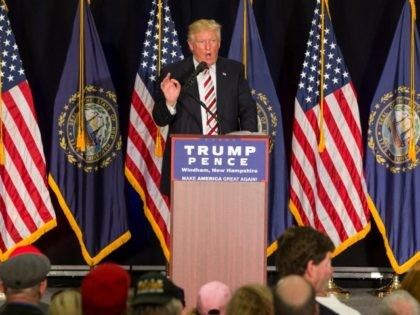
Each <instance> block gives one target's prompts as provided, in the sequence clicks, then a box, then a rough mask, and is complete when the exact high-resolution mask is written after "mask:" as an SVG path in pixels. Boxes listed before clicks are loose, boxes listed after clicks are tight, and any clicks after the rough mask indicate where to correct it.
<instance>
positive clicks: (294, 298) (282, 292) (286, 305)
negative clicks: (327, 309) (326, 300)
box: [273, 275, 319, 315]
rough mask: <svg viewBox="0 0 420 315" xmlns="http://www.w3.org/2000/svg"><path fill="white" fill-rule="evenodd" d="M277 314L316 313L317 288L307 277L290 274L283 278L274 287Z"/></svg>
mask: <svg viewBox="0 0 420 315" xmlns="http://www.w3.org/2000/svg"><path fill="white" fill-rule="evenodd" d="M273 299H274V313H275V315H314V314H315V315H316V314H318V313H319V308H318V305H317V303H316V301H315V289H314V287H313V286H312V285H311V284H310V283H309V282H308V281H307V280H305V278H303V277H301V276H298V275H289V276H285V277H283V278H281V279H280V280H279V282H278V283H277V285H276V287H275V288H274V294H273Z"/></svg>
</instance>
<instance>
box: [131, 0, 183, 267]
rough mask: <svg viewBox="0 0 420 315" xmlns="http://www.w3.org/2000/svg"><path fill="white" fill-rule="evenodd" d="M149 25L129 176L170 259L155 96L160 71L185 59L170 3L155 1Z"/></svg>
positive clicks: (138, 79)
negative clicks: (156, 149) (158, 152)
mask: <svg viewBox="0 0 420 315" xmlns="http://www.w3.org/2000/svg"><path fill="white" fill-rule="evenodd" d="M159 13H161V19H159ZM147 25H148V26H147V31H146V37H145V40H144V43H143V51H142V54H141V58H140V65H139V69H138V72H137V75H136V80H135V87H134V91H133V97H132V100H131V110H130V123H129V127H128V140H127V155H126V162H125V174H126V177H127V179H128V180H129V182H130V183H131V185H132V186H133V187H134V189H135V190H136V191H137V193H138V194H139V195H140V196H141V198H142V201H143V205H144V211H145V215H146V217H147V218H148V220H149V221H150V223H151V225H152V228H153V230H154V231H155V233H156V235H157V237H158V239H159V241H160V244H161V246H162V250H163V253H164V255H165V257H166V258H167V259H169V236H170V231H169V227H170V226H169V225H170V211H169V200H168V198H167V197H166V196H163V195H162V194H161V193H160V190H159V186H160V175H161V166H162V158H161V157H160V156H157V155H156V154H155V147H156V139H157V135H158V133H160V134H161V139H162V152H163V150H164V145H165V140H166V135H167V129H166V128H165V129H164V128H158V127H157V126H156V124H155V123H154V121H153V118H152V109H153V105H154V100H153V97H152V95H153V93H154V90H155V88H156V84H157V81H158V77H159V70H160V68H161V67H164V66H165V65H168V64H170V63H173V62H175V61H179V60H181V59H183V55H182V51H181V47H180V45H179V42H178V35H177V32H176V30H175V24H174V22H173V20H172V17H171V13H170V9H169V6H168V1H167V0H163V1H161V0H159V1H156V0H154V1H153V2H152V9H151V11H150V19H149V21H148V24H147Z"/></svg>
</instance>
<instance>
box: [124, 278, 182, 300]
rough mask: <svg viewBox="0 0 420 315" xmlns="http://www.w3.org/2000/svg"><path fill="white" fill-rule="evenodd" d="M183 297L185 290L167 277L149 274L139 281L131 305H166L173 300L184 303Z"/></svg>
mask: <svg viewBox="0 0 420 315" xmlns="http://www.w3.org/2000/svg"><path fill="white" fill-rule="evenodd" d="M182 295H183V290H182V289H181V288H179V287H177V286H176V285H175V284H174V283H173V282H172V281H170V280H169V279H168V278H167V277H165V276H164V275H162V274H160V273H157V272H148V273H146V274H144V275H143V276H141V277H140V278H139V280H138V281H137V285H136V287H135V288H134V297H133V300H132V303H131V305H133V306H135V305H139V304H159V305H165V304H166V303H168V302H169V301H170V300H171V299H178V300H180V301H181V302H182V298H183V296H182Z"/></svg>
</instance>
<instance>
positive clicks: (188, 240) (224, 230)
mask: <svg viewBox="0 0 420 315" xmlns="http://www.w3.org/2000/svg"><path fill="white" fill-rule="evenodd" d="M171 141H172V143H171V144H172V160H171V165H172V168H171V169H172V171H171V172H172V173H171V189H172V193H171V227H170V228H171V256H170V261H169V276H170V278H171V279H172V280H173V281H174V283H175V284H177V285H178V286H181V287H182V288H183V289H184V290H185V299H186V306H187V307H188V308H191V307H194V306H195V305H196V298H197V292H198V290H199V288H200V286H201V285H203V284H204V283H206V282H209V281H213V280H219V281H222V282H224V283H226V284H227V285H228V286H229V287H230V288H231V289H232V291H233V290H235V289H236V288H238V287H239V286H241V285H244V284H250V283H260V284H265V283H266V277H267V275H266V268H267V267H266V266H267V261H266V247H267V194H268V192H267V189H268V174H269V173H268V147H269V141H268V137H267V136H260V135H258V136H253V135H247V136H233V135H225V136H202V135H173V136H172V137H171Z"/></svg>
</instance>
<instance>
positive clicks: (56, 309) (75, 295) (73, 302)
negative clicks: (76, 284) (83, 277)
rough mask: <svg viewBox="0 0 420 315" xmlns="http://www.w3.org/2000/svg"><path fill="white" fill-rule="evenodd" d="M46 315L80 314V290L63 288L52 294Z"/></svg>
mask: <svg viewBox="0 0 420 315" xmlns="http://www.w3.org/2000/svg"><path fill="white" fill-rule="evenodd" d="M48 315H82V302H81V296H80V291H78V290H76V289H65V290H62V291H59V292H57V293H55V294H53V296H52V297H51V304H50V307H49V309H48Z"/></svg>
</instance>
